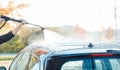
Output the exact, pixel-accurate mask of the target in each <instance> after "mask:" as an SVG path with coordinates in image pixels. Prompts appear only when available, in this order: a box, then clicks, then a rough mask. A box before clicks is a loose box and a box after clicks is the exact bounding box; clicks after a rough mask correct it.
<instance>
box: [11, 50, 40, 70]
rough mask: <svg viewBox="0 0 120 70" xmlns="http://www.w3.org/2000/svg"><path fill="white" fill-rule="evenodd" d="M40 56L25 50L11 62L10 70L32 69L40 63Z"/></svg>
mask: <svg viewBox="0 0 120 70" xmlns="http://www.w3.org/2000/svg"><path fill="white" fill-rule="evenodd" d="M38 60H39V59H38V58H37V57H36V56H35V55H34V54H31V53H30V52H23V53H21V54H20V55H18V56H17V57H16V58H15V60H14V62H13V63H12V64H11V67H10V70H31V69H32V68H33V67H34V66H35V65H36V64H38Z"/></svg>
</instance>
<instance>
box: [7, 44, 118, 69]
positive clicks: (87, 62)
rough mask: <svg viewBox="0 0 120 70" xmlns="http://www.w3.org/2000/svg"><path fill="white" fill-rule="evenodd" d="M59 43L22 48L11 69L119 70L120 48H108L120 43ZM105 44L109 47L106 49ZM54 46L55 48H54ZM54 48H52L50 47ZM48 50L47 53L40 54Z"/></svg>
mask: <svg viewBox="0 0 120 70" xmlns="http://www.w3.org/2000/svg"><path fill="white" fill-rule="evenodd" d="M100 46H101V45H99V48H98V45H95V46H94V47H96V48H88V47H87V45H81V46H80V45H75V44H57V45H47V46H43V45H31V46H28V47H27V48H25V49H24V50H22V51H21V52H20V53H18V55H17V56H16V57H15V59H14V60H13V62H12V64H11V66H10V68H9V70H118V69H120V49H108V48H109V47H116V46H119V45H112V44H110V45H103V46H101V47H104V49H102V48H100ZM105 46H106V47H108V48H106V49H105ZM53 47H54V48H53ZM50 48H52V49H50ZM40 50H46V51H47V52H48V53H47V54H42V55H41V54H38V53H36V52H39V51H40Z"/></svg>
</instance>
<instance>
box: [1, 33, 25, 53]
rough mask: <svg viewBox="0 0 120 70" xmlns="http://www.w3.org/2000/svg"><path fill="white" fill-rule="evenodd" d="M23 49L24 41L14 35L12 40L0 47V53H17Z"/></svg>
mask: <svg viewBox="0 0 120 70" xmlns="http://www.w3.org/2000/svg"><path fill="white" fill-rule="evenodd" d="M24 47H25V43H24V41H22V40H21V39H20V38H19V35H16V36H15V37H14V38H13V39H12V40H10V41H8V42H6V43H3V44H2V45H0V53H17V52H19V51H20V50H21V49H23V48H24Z"/></svg>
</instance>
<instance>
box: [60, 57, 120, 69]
mask: <svg viewBox="0 0 120 70" xmlns="http://www.w3.org/2000/svg"><path fill="white" fill-rule="evenodd" d="M118 69H120V58H95V59H93V58H89V59H80V60H76V61H68V62H66V63H64V64H63V65H62V67H61V70H118Z"/></svg>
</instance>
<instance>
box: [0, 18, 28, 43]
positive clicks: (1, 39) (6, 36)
mask: <svg viewBox="0 0 120 70" xmlns="http://www.w3.org/2000/svg"><path fill="white" fill-rule="evenodd" d="M3 21H4V19H3V18H1V17H0V24H1V23H2V22H3ZM26 23H27V22H26V21H25V20H22V22H20V24H19V25H18V26H16V28H15V29H13V30H11V31H9V32H8V33H6V34H3V35H1V36H0V44H2V43H5V42H7V41H9V40H11V39H12V38H13V37H14V36H15V35H16V34H17V32H18V31H19V30H20V28H21V27H22V26H23V25H24V24H26Z"/></svg>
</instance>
